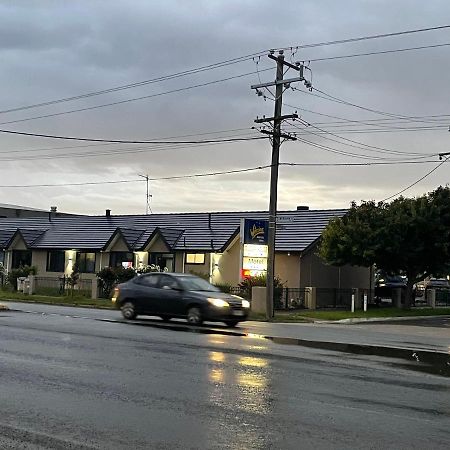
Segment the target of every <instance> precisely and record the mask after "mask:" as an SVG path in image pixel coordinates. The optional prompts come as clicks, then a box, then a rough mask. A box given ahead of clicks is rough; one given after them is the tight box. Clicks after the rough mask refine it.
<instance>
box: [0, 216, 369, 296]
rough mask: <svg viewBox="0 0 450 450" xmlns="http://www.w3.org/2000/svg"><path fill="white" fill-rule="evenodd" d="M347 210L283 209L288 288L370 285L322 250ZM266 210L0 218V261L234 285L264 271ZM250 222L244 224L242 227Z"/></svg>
mask: <svg viewBox="0 0 450 450" xmlns="http://www.w3.org/2000/svg"><path fill="white" fill-rule="evenodd" d="M345 212H346V210H343V209H333V210H309V209H308V208H307V207H298V208H297V209H296V210H291V211H280V212H278V218H277V237H276V246H275V247H276V248H275V251H276V253H275V272H276V275H277V276H279V277H280V279H281V281H282V282H283V283H284V286H285V287H290V288H304V287H307V286H316V287H321V288H354V287H358V288H362V289H367V288H368V287H369V278H370V275H369V269H367V268H362V267H351V266H344V267H340V268H338V267H332V266H328V265H326V264H325V263H324V262H323V261H322V260H321V259H320V258H319V257H318V256H317V255H316V250H317V244H318V241H319V238H320V235H321V233H322V231H323V229H324V228H325V227H326V225H327V224H328V222H329V221H330V220H331V219H332V218H334V217H341V216H342V215H344V214H345ZM267 218H268V214H267V212H262V211H251V212H213V213H175V214H151V215H113V214H111V211H110V210H106V214H104V215H101V216H57V215H56V214H53V213H51V212H50V213H49V214H47V215H46V216H44V217H30V218H0V264H3V266H4V267H5V269H6V271H7V272H8V271H10V270H11V269H15V268H18V267H19V266H24V265H33V266H36V267H37V269H38V276H41V277H55V278H56V277H62V276H63V275H70V274H71V273H72V269H73V265H74V264H75V262H77V263H78V267H79V272H80V277H81V278H82V279H94V278H95V277H96V273H97V272H99V271H100V270H101V269H102V268H104V267H118V266H122V267H134V268H140V267H143V266H147V265H151V264H154V265H157V266H159V267H160V268H161V270H166V271H169V272H183V273H193V274H197V275H202V276H204V277H208V278H209V279H210V281H211V282H212V283H214V284H218V285H221V284H222V285H223V284H228V285H231V286H237V285H238V284H239V282H240V281H241V280H242V278H243V277H245V276H252V275H257V274H262V273H265V270H266V267H267V246H266V245H265V244H266V242H267V241H266V240H265V239H266V236H265V234H266V231H267V230H265V229H264V227H265V226H266V225H265V224H267V222H266V221H267ZM246 226H247V229H245V227H246Z"/></svg>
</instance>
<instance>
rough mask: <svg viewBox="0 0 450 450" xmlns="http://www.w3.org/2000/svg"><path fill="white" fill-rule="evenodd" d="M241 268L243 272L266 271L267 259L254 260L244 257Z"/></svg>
mask: <svg viewBox="0 0 450 450" xmlns="http://www.w3.org/2000/svg"><path fill="white" fill-rule="evenodd" d="M242 268H243V269H244V270H246V269H248V270H260V271H266V270H267V258H254V257H252V256H244V258H243V260H242Z"/></svg>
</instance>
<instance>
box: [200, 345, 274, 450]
mask: <svg viewBox="0 0 450 450" xmlns="http://www.w3.org/2000/svg"><path fill="white" fill-rule="evenodd" d="M251 347H253V346H251V345H250V346H249V348H251ZM261 347H263V346H261ZM263 348H264V347H263ZM207 379H208V382H209V383H208V386H209V387H208V401H209V403H210V404H211V405H212V406H214V407H218V408H219V409H218V411H222V412H223V413H222V414H219V415H218V416H217V417H212V423H211V427H212V429H211V436H214V438H215V439H216V442H217V437H218V436H219V440H220V430H221V429H223V427H226V428H227V430H228V431H232V432H231V433H227V435H228V437H229V436H230V435H231V436H234V439H233V442H229V441H228V442H227V443H226V448H231V449H239V450H240V449H243V448H245V449H247V448H253V449H263V448H267V445H266V444H267V430H266V429H264V428H263V427H261V426H260V423H261V416H266V415H269V414H271V412H272V402H273V398H272V395H271V379H272V368H271V365H270V360H269V359H266V358H264V357H263V356H252V355H239V354H233V353H228V352H222V351H219V350H214V351H212V350H211V351H209V352H208V363H207ZM217 444H219V447H220V443H219V442H217Z"/></svg>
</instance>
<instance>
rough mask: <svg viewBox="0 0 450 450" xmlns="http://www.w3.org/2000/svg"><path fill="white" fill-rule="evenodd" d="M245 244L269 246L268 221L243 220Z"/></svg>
mask: <svg viewBox="0 0 450 450" xmlns="http://www.w3.org/2000/svg"><path fill="white" fill-rule="evenodd" d="M243 222H244V223H243V228H244V229H243V230H242V231H243V240H242V241H243V244H259V245H267V239H268V230H269V222H268V221H267V220H253V219H244V220H243Z"/></svg>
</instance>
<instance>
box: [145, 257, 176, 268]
mask: <svg viewBox="0 0 450 450" xmlns="http://www.w3.org/2000/svg"><path fill="white" fill-rule="evenodd" d="M148 261H149V264H150V265H151V264H154V265H155V266H159V269H160V270H161V272H162V271H164V270H166V271H167V272H173V271H174V268H175V264H174V257H173V254H172V253H149V255H148Z"/></svg>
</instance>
